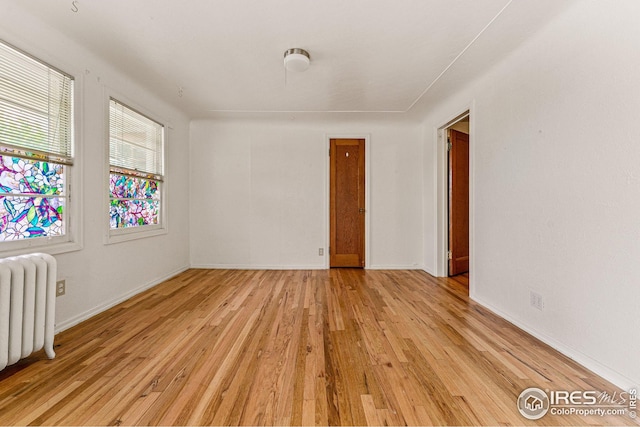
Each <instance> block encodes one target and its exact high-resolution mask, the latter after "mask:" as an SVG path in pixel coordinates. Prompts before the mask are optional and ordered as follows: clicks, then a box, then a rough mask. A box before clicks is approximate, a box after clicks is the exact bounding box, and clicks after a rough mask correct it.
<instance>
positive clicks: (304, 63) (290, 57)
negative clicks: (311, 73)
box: [284, 47, 311, 72]
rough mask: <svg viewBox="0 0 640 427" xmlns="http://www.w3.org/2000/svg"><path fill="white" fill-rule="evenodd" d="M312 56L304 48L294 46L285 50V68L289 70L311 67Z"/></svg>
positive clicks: (298, 70) (297, 70) (302, 69)
mask: <svg viewBox="0 0 640 427" xmlns="http://www.w3.org/2000/svg"><path fill="white" fill-rule="evenodd" d="M310 60H311V56H309V52H307V51H306V50H304V49H299V48H297V47H296V48H293V49H287V50H286V51H285V52H284V68H285V69H286V70H287V71H296V72H300V71H305V70H306V69H307V68H309V62H310Z"/></svg>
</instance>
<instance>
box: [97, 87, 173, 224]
mask: <svg viewBox="0 0 640 427" xmlns="http://www.w3.org/2000/svg"><path fill="white" fill-rule="evenodd" d="M163 149H164V126H163V125H162V124H160V123H158V122H156V121H154V120H152V119H150V118H149V117H146V116H144V115H143V114H141V113H139V112H137V111H136V110H133V109H131V108H129V107H127V106H126V105H124V104H122V103H121V102H119V101H116V100H115V99H110V101H109V163H110V171H111V173H110V174H109V193H110V194H109V218H110V228H111V230H119V231H124V230H126V229H132V228H135V227H137V229H138V230H139V229H140V228H141V227H148V226H160V225H161V222H162V218H161V203H162V191H161V189H162V188H161V187H162V181H163V167H164V165H163V159H164V153H163Z"/></svg>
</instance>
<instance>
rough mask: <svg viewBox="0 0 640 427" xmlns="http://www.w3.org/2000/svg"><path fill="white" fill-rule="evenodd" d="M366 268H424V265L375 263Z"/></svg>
mask: <svg viewBox="0 0 640 427" xmlns="http://www.w3.org/2000/svg"><path fill="white" fill-rule="evenodd" d="M365 269H366V270H422V271H424V267H423V266H421V265H415V264H414V265H396V264H374V265H371V266H369V267H365Z"/></svg>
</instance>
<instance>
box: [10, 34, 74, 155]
mask: <svg viewBox="0 0 640 427" xmlns="http://www.w3.org/2000/svg"><path fill="white" fill-rule="evenodd" d="M0 148H1V149H2V152H3V153H6V154H9V155H13V156H19V157H29V158H31V157H36V158H40V159H44V160H50V161H54V162H56V163H60V164H66V165H70V164H72V160H73V158H72V155H73V153H72V150H73V78H72V77H71V76H69V75H67V74H65V73H63V72H61V71H59V70H57V69H55V68H53V67H51V66H49V65H47V64H45V63H43V62H41V61H39V60H37V59H35V58H33V57H31V56H29V55H27V54H25V53H23V52H21V51H19V50H17V49H15V48H13V47H11V46H9V45H7V44H5V43H4V42H1V41H0Z"/></svg>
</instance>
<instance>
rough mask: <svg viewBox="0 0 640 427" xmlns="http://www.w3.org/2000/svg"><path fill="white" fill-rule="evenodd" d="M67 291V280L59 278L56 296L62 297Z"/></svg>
mask: <svg viewBox="0 0 640 427" xmlns="http://www.w3.org/2000/svg"><path fill="white" fill-rule="evenodd" d="M66 292H67V282H66V281H65V280H58V281H57V282H56V296H57V297H60V296H62V295H64V294H65V293H66Z"/></svg>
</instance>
